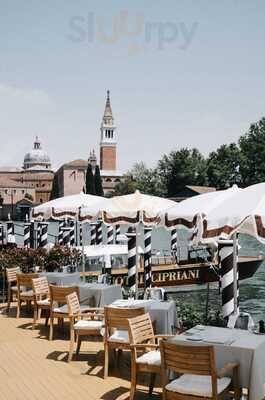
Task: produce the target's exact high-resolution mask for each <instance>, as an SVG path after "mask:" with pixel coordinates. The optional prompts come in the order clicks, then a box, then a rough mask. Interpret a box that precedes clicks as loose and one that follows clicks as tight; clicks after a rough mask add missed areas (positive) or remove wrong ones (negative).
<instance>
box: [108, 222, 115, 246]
mask: <svg viewBox="0 0 265 400" xmlns="http://www.w3.org/2000/svg"><path fill="white" fill-rule="evenodd" d="M113 240H114V233H113V227H112V226H111V225H108V226H107V244H113Z"/></svg>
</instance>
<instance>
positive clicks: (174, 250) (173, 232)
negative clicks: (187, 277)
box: [171, 229, 178, 254]
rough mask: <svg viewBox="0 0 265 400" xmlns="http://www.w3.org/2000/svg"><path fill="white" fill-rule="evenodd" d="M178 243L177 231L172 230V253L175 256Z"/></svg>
mask: <svg viewBox="0 0 265 400" xmlns="http://www.w3.org/2000/svg"><path fill="white" fill-rule="evenodd" d="M177 242H178V236H177V229H172V231H171V252H172V253H173V254H174V253H175V252H176V250H177Z"/></svg>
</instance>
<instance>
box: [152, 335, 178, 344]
mask: <svg viewBox="0 0 265 400" xmlns="http://www.w3.org/2000/svg"><path fill="white" fill-rule="evenodd" d="M174 336H175V335H154V339H155V341H156V343H159V342H160V340H162V339H169V338H172V337H174Z"/></svg>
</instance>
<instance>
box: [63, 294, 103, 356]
mask: <svg viewBox="0 0 265 400" xmlns="http://www.w3.org/2000/svg"><path fill="white" fill-rule="evenodd" d="M66 300H67V305H68V316H69V320H70V348H69V355H68V362H70V361H71V360H72V358H73V351H74V343H75V338H76V341H77V348H76V354H79V351H80V347H81V342H82V337H84V336H100V335H101V329H102V328H103V317H104V314H103V309H102V308H89V309H88V311H87V312H84V313H82V312H81V307H80V303H79V299H78V296H77V294H76V292H73V293H71V294H69V295H68V296H66ZM83 317H85V318H88V320H87V319H86V320H84V319H83ZM75 320H77V322H75Z"/></svg>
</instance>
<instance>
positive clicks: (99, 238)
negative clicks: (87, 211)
mask: <svg viewBox="0 0 265 400" xmlns="http://www.w3.org/2000/svg"><path fill="white" fill-rule="evenodd" d="M96 240H97V244H102V243H103V236H102V221H98V223H97V238H96Z"/></svg>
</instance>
